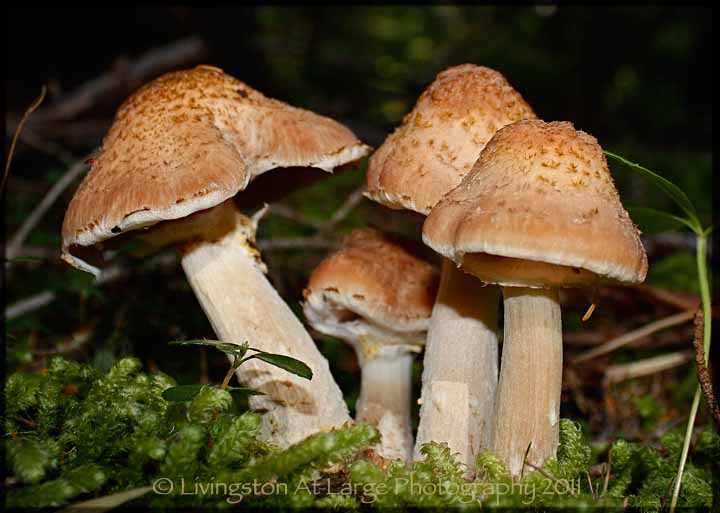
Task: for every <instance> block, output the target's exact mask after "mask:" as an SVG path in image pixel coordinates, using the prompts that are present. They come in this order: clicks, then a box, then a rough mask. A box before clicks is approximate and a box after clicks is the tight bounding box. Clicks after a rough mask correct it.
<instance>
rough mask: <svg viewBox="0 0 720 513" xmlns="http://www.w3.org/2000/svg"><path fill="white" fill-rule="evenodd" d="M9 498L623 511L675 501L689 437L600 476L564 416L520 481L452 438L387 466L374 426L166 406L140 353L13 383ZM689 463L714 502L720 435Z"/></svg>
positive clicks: (635, 455) (214, 401)
mask: <svg viewBox="0 0 720 513" xmlns="http://www.w3.org/2000/svg"><path fill="white" fill-rule="evenodd" d="M5 385H6V386H5V400H6V405H7V410H6V412H7V413H6V417H5V427H6V433H5V448H6V467H7V468H8V469H9V470H10V473H11V475H10V477H9V478H8V480H7V481H6V483H7V487H6V491H7V505H8V506H10V507H16V508H29V507H58V506H62V505H65V504H68V503H70V502H73V501H80V500H85V499H90V498H93V497H99V496H102V495H107V494H111V493H115V492H120V491H124V490H129V489H134V488H138V487H142V486H149V485H155V486H156V490H155V492H154V493H153V492H151V493H147V494H146V495H145V496H143V497H141V498H140V499H136V502H138V503H140V504H143V505H145V506H151V507H162V508H171V507H185V508H189V509H196V508H203V507H210V508H213V509H215V508H229V507H233V506H236V505H237V504H239V503H242V507H243V508H248V507H252V508H254V509H266V510H268V511H277V510H285V509H288V508H296V507H312V508H315V509H318V508H323V509H330V510H335V509H351V510H352V509H367V508H374V509H388V508H392V509H403V508H413V507H417V508H426V507H429V508H436V509H447V508H463V509H465V508H472V509H475V508H478V507H483V508H494V507H501V508H510V509H517V508H528V507H529V508H534V509H545V508H547V507H549V506H552V507H559V506H564V507H572V508H576V509H577V508H585V507H622V506H623V504H627V505H629V506H632V507H636V508H639V509H641V510H646V511H654V510H657V509H659V508H662V507H664V506H666V505H667V503H668V498H669V496H670V493H671V488H672V482H673V478H674V476H675V472H676V468H677V462H678V458H679V453H680V449H681V445H682V435H681V433H680V432H679V431H678V432H671V433H669V434H667V435H665V436H664V437H663V438H662V439H661V440H660V442H659V444H657V445H656V446H650V445H638V444H633V443H629V442H626V441H624V440H618V441H617V442H616V443H615V444H614V445H613V446H612V448H611V449H610V453H611V456H610V457H611V461H612V469H611V474H610V478H609V481H608V488H607V491H606V492H605V493H602V492H603V489H602V484H603V478H604V476H600V477H598V476H597V475H594V476H593V478H592V481H593V483H594V484H593V485H592V489H591V487H590V485H589V484H588V478H589V477H590V468H591V465H592V464H593V463H595V462H594V461H592V453H591V451H590V447H589V446H588V444H587V443H586V442H585V440H584V439H583V436H582V430H581V428H580V425H579V424H577V423H575V422H571V421H569V420H565V419H563V420H562V421H561V424H560V446H559V449H558V453H557V458H554V459H551V460H549V461H547V462H546V463H545V465H544V466H543V468H542V469H541V470H537V471H536V470H534V469H532V468H529V467H528V468H526V469H525V473H524V475H523V476H522V478H521V479H519V480H514V481H513V480H512V479H511V477H510V475H509V473H508V472H507V470H506V469H505V467H504V466H503V465H502V463H501V462H500V461H499V460H498V459H497V458H496V457H495V455H494V454H492V453H490V452H484V453H482V454H480V455H479V457H478V459H477V472H476V478H475V479H474V480H472V481H470V480H467V479H465V478H464V477H463V475H464V469H463V468H462V466H461V465H460V464H459V463H458V461H457V460H456V459H455V457H454V455H453V454H452V453H451V452H450V450H449V449H448V447H447V445H445V444H438V443H430V444H427V445H425V446H424V447H423V448H422V454H423V456H424V460H423V461H419V462H415V463H412V464H409V465H406V464H402V463H399V462H392V463H389V464H388V463H387V462H385V463H384V465H383V466H379V464H378V463H375V460H374V459H372V458H367V459H366V458H363V457H362V456H363V455H364V454H368V453H367V449H368V448H369V447H371V446H372V445H373V444H375V443H377V442H378V441H379V435H378V432H377V431H376V430H375V429H374V428H372V427H370V426H368V425H363V424H359V425H349V426H346V427H344V428H342V429H338V430H335V431H331V432H326V433H317V434H315V435H313V436H310V437H308V438H307V439H305V440H303V441H302V442H300V443H298V444H295V445H293V446H291V447H289V448H287V449H285V450H282V451H281V450H278V449H277V448H275V447H273V446H272V445H270V444H269V443H268V442H265V441H263V440H261V439H260V438H259V434H260V428H261V417H260V416H259V415H258V414H255V413H251V412H241V411H238V408H237V405H236V404H235V403H234V402H233V397H232V395H231V394H229V393H228V392H227V391H225V390H220V389H218V388H214V387H205V388H203V389H202V390H201V391H200V393H198V394H197V395H195V397H194V398H193V399H192V401H187V402H167V401H166V400H165V399H163V397H162V393H163V391H164V390H166V389H167V388H169V387H172V386H173V385H174V383H173V380H172V379H171V378H169V377H168V376H165V375H163V374H146V373H143V372H142V371H141V368H140V363H139V361H138V360H136V359H134V358H126V359H124V360H121V361H119V362H118V363H117V364H116V365H115V366H114V367H113V368H111V369H110V370H109V372H108V373H107V374H105V375H101V374H100V373H99V372H98V371H97V370H95V369H93V368H92V367H89V366H85V365H79V364H77V363H74V362H69V361H66V360H63V359H61V358H57V359H54V360H52V362H51V363H50V366H49V368H48V371H47V373H45V374H43V375H27V374H13V375H11V376H10V377H8V378H7V380H6V384H5ZM692 456H693V463H688V466H687V467H686V472H685V476H684V478H683V486H682V491H681V495H680V505H681V506H686V507H692V506H695V507H708V506H710V505H711V504H712V487H711V478H712V475H713V472H717V471H718V461H719V460H720V437H718V435H717V434H716V433H713V432H712V431H710V430H707V431H704V432H703V433H701V435H700V436H699V438H698V440H697V442H696V444H695V446H694V450H693V454H692Z"/></svg>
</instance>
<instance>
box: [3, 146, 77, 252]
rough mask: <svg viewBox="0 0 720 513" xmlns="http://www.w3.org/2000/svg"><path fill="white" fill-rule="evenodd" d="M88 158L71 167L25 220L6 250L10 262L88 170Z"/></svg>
mask: <svg viewBox="0 0 720 513" xmlns="http://www.w3.org/2000/svg"><path fill="white" fill-rule="evenodd" d="M87 158H89V156H88V157H85V158H83V159H82V160H80V161H78V162H76V163H75V164H74V165H73V166H71V167H70V169H68V170H67V171H66V172H65V174H64V175H63V176H62V177H61V178H60V180H58V181H57V182H56V183H55V185H53V186H52V187H51V188H50V190H49V191H48V192H47V194H45V197H44V198H43V199H42V200H41V201H40V203H38V204H37V206H36V207H35V208H34V209H33V211H32V212H31V213H30V215H29V216H28V217H27V218H26V219H25V222H23V224H22V225H21V226H20V228H19V229H18V231H16V232H15V235H13V237H12V239H10V242H9V243H8V245H7V248H6V249H5V257H6V258H7V259H8V260H11V259H13V258H15V256H16V255H17V252H18V250H19V249H20V246H22V244H23V242H25V239H26V238H27V236H28V235H30V232H31V231H32V230H33V229H34V228H35V227H36V226H37V224H38V223H39V222H40V220H41V219H42V217H43V216H44V215H45V213H46V212H47V211H48V210H49V209H50V207H51V206H52V205H53V203H55V201H56V200H57V199H58V198H59V197H60V195H61V194H62V193H63V192H64V191H65V189H67V188H68V187H69V186H70V184H72V183H73V182H74V181H75V180H77V179H78V178H79V177H80V175H82V174H83V173H84V172H85V170H86V169H87V164H85V160H86V159H87Z"/></svg>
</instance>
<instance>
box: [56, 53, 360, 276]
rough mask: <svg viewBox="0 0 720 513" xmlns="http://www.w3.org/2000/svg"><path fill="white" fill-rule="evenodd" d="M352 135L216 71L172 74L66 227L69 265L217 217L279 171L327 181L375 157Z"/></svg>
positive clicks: (151, 86)
mask: <svg viewBox="0 0 720 513" xmlns="http://www.w3.org/2000/svg"><path fill="white" fill-rule="evenodd" d="M369 150H370V148H369V147H367V146H365V145H364V144H362V143H361V142H360V141H359V140H358V139H357V138H356V137H355V136H354V135H353V133H352V132H351V131H350V130H348V129H347V128H346V127H344V126H343V125H341V124H339V123H337V122H336V121H333V120H332V119H329V118H327V117H323V116H319V115H317V114H314V113H312V112H310V111H307V110H304V109H299V108H296V107H292V106H290V105H287V104H285V103H282V102H280V101H277V100H273V99H271V98H267V97H265V96H264V95H263V94H262V93H260V92H258V91H255V90H254V89H252V88H250V87H249V86H247V85H246V84H244V83H243V82H241V81H239V80H237V79H235V78H233V77H231V76H229V75H226V74H225V73H223V71H222V70H220V69H218V68H215V67H212V66H198V67H196V68H194V69H190V70H184V71H177V72H172V73H167V74H165V75H163V76H161V77H159V78H157V79H155V80H153V81H152V82H150V83H148V84H146V85H145V86H143V87H141V88H140V89H139V90H138V91H137V92H135V93H134V94H133V95H132V96H130V97H129V98H128V99H127V100H125V102H124V103H123V104H122V105H121V106H120V108H119V109H118V112H117V114H116V116H115V120H114V122H113V125H112V127H111V128H110V131H109V132H108V134H107V136H106V137H105V139H104V141H103V144H102V147H101V149H100V150H99V152H98V154H97V156H96V157H95V158H94V159H93V162H92V167H91V170H90V172H89V173H88V175H87V176H86V177H85V179H84V180H83V182H82V183H81V184H80V187H79V188H78V190H77V191H76V193H75V196H74V197H73V199H72V201H71V202H70V206H69V207H68V210H67V212H66V214H65V220H64V222H63V227H62V236H63V244H62V249H63V259H64V260H65V261H67V262H68V263H70V264H71V265H73V266H75V267H78V268H80V269H83V270H86V271H89V272H97V269H96V268H94V267H92V266H90V265H89V264H87V263H86V262H84V261H82V260H81V259H80V258H78V257H76V256H75V255H72V254H71V253H70V250H71V246H92V245H93V244H96V243H98V242H100V241H103V240H106V239H109V238H111V237H114V236H115V235H117V234H119V233H123V232H127V231H130V230H137V229H140V228H144V227H148V226H151V225H154V224H155V223H158V222H161V221H167V220H172V219H179V218H182V217H185V216H188V215H190V214H192V213H194V212H197V211H200V210H205V209H208V208H211V207H213V206H215V205H218V204H220V203H222V202H223V201H224V200H226V199H228V198H230V197H232V196H234V195H235V194H236V193H237V192H239V191H241V190H243V189H245V187H247V185H248V183H249V182H250V181H251V180H252V179H253V178H255V177H257V176H258V175H260V174H262V173H264V172H265V171H268V170H270V169H274V168H277V167H315V168H320V169H323V170H325V171H332V170H333V168H335V167H337V166H340V165H342V164H345V163H348V162H352V161H354V160H357V159H359V158H361V157H363V156H364V155H367V154H368V153H369Z"/></svg>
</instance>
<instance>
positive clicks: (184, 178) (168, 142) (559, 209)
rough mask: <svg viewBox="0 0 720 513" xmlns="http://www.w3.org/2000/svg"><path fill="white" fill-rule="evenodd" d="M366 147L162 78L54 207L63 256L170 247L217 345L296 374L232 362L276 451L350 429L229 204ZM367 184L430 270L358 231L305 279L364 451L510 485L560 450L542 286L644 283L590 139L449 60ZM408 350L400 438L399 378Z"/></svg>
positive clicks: (292, 182)
mask: <svg viewBox="0 0 720 513" xmlns="http://www.w3.org/2000/svg"><path fill="white" fill-rule="evenodd" d="M369 153H370V148H369V147H368V146H367V145H365V144H363V143H362V142H360V141H359V140H358V139H357V138H356V137H355V136H354V135H353V133H352V132H351V131H350V130H348V129H347V128H346V127H344V126H343V125H341V124H340V123H338V122H336V121H334V120H331V119H329V118H327V117H323V116H320V115H318V114H315V113H312V112H309V111H307V110H303V109H300V108H296V107H292V106H290V105H287V104H285V103H282V102H280V101H277V100H273V99H270V98H267V97H266V96H264V95H263V94H262V93H260V92H258V91H255V90H253V89H252V88H250V87H249V86H248V85H246V84H244V83H243V82H240V81H239V80H237V79H235V78H233V77H230V76H229V75H227V74H225V73H224V72H223V71H222V70H220V69H218V68H215V67H212V66H198V67H196V68H194V69H190V70H185V71H178V72H173V73H168V74H166V75H163V76H161V77H159V78H157V79H156V80H154V81H152V82H150V83H149V84H147V85H145V86H143V87H142V88H140V89H139V90H138V91H137V92H136V93H134V94H133V95H132V96H131V97H130V98H128V99H127V100H126V101H125V102H124V103H123V105H122V106H121V107H120V108H119V110H118V112H117V115H116V117H115V120H114V123H113V125H112V127H111V129H110V131H109V133H108V134H107V136H106V137H105V139H104V141H103V144H102V147H101V148H100V150H99V152H98V154H97V155H96V156H95V158H94V159H93V160H92V165H91V170H90V172H89V173H88V175H87V176H86V177H85V178H84V180H83V182H82V183H81V185H80V187H79V188H78V190H77V191H76V193H75V196H74V197H73V199H72V201H71V203H70V205H69V207H68V209H67V212H66V215H65V219H64V222H63V226H62V258H63V259H64V260H65V261H67V262H68V263H70V264H71V265H73V266H75V267H77V268H79V269H82V270H84V271H87V272H91V273H93V274H96V275H97V274H99V272H100V268H99V267H98V263H99V262H100V261H101V258H100V256H101V255H102V254H103V250H104V249H107V248H113V247H114V248H122V247H124V244H125V243H126V242H127V241H129V240H130V239H132V240H133V242H134V243H135V246H136V247H135V250H134V251H135V253H136V254H144V253H148V252H151V251H156V250H158V249H160V248H163V247H166V246H173V247H175V248H176V249H177V250H178V251H179V253H180V255H181V265H182V268H183V270H184V272H185V275H186V277H187V280H188V282H189V283H190V285H191V287H192V290H193V291H194V293H195V295H196V297H197V299H198V301H199V303H200V306H201V307H202V309H203V310H204V312H205V314H206V315H207V317H208V319H209V320H210V323H211V325H212V328H213V330H214V331H215V333H216V334H217V336H218V338H220V339H221V340H222V341H224V342H229V343H237V344H242V343H244V342H245V341H249V342H250V343H251V344H252V345H253V346H255V347H259V348H261V349H262V350H263V351H269V352H273V353H280V354H284V355H287V356H290V357H293V358H296V359H299V360H301V361H303V362H305V363H306V364H307V365H308V366H309V367H310V369H311V370H312V373H313V378H312V380H311V381H310V382H308V381H306V380H303V379H301V378H299V377H298V376H295V375H293V374H291V373H289V372H287V371H285V370H283V369H280V368H277V367H274V366H272V365H269V364H267V363H265V362H263V361H261V360H257V359H253V360H250V361H248V362H247V363H246V364H244V365H242V366H241V367H240V368H239V369H238V370H237V377H238V380H239V381H240V382H241V383H242V384H243V385H244V386H247V387H250V388H253V389H255V390H258V391H261V392H263V395H256V396H253V397H252V398H251V399H250V405H251V407H252V408H253V409H255V410H258V411H262V412H264V415H263V435H264V437H265V438H267V439H269V440H272V441H273V442H275V443H276V444H278V445H279V446H281V447H286V446H288V445H290V444H293V443H295V442H298V441H300V440H302V439H304V438H306V437H307V436H309V435H311V434H313V433H316V432H318V431H323V430H329V429H333V428H337V427H339V426H341V425H343V424H345V423H346V422H348V421H351V418H350V415H349V413H348V408H347V406H346V404H345V401H344V399H343V395H342V393H341V391H340V388H339V387H338V385H337V384H336V382H335V380H334V379H333V376H332V373H331V371H330V368H329V365H328V362H327V360H326V359H325V358H324V356H323V355H322V354H321V353H320V351H319V350H318V348H317V346H316V345H315V343H314V341H313V339H312V338H311V336H310V335H309V333H308V331H307V330H306V328H305V327H304V326H303V324H302V323H301V322H300V320H299V319H298V318H297V317H296V316H295V314H294V313H293V311H292V310H291V309H290V307H289V306H288V305H287V304H286V303H285V301H284V300H283V299H282V298H281V297H280V295H279V294H278V293H277V291H275V289H274V288H273V286H272V285H271V284H270V282H269V281H268V280H267V278H266V277H265V272H266V267H265V264H264V263H263V261H262V259H261V255H260V252H259V250H258V248H257V246H256V245H255V232H256V230H257V227H258V223H259V221H260V219H261V217H262V214H263V213H264V211H265V208H263V209H260V210H259V211H258V212H256V213H255V214H253V215H252V216H250V217H248V216H246V215H244V214H243V213H241V208H240V207H243V208H245V209H247V208H249V207H250V206H256V205H260V204H262V202H263V201H268V200H269V199H271V198H272V199H275V198H276V197H277V195H279V194H283V193H285V192H287V191H288V190H289V189H292V188H293V187H298V186H301V185H302V184H303V183H304V182H305V181H306V178H307V175H306V172H307V170H308V169H319V170H322V171H327V172H332V171H333V169H335V168H338V167H343V166H346V165H352V164H353V163H356V162H357V161H359V160H360V159H362V158H363V157H365V156H366V155H368V154H369ZM273 169H283V170H284V172H283V173H282V175H280V174H279V173H277V174H276V173H273V174H271V176H275V175H277V176H282V177H283V181H282V182H283V185H281V186H279V185H278V182H269V181H268V182H266V183H265V184H264V186H259V187H255V188H254V189H253V187H251V183H255V185H257V184H258V183H262V181H263V179H265V176H268V175H265V173H266V172H268V171H270V170H273ZM261 175H263V177H262V178H259V177H261ZM256 179H257V182H255V180H256ZM366 179H367V182H366V183H367V189H366V193H365V195H366V196H367V197H368V198H369V199H371V200H373V201H375V202H378V203H380V204H382V205H385V206H387V207H390V208H392V209H407V210H411V211H413V212H416V213H418V214H420V215H424V216H427V217H426V219H425V220H424V225H423V229H422V239H423V242H424V243H425V244H426V245H427V246H429V247H430V248H432V250H434V251H435V252H436V253H439V254H440V255H442V257H443V260H442V271H441V273H440V278H439V280H438V276H437V274H438V273H437V272H436V271H435V270H434V268H433V266H432V265H431V264H430V263H428V262H427V261H425V260H424V259H423V258H421V257H419V256H418V252H417V251H416V249H417V248H415V249H413V248H412V247H411V246H410V245H408V243H401V242H400V241H399V240H398V239H397V238H396V237H391V236H389V235H387V234H383V233H381V232H379V231H377V230H374V229H369V228H361V229H356V230H355V231H353V232H352V233H350V234H349V235H348V236H347V237H346V238H345V239H344V240H343V242H342V245H341V247H340V248H339V249H338V250H336V251H335V252H333V253H332V254H330V255H328V256H327V257H326V258H325V260H323V261H322V263H320V265H319V266H318V267H317V268H316V269H315V270H314V272H313V273H312V275H311V276H310V279H309V282H308V284H307V287H306V289H305V291H304V303H303V309H304V314H305V317H306V320H307V321H308V323H309V324H310V325H311V326H312V327H313V328H314V329H315V330H316V331H318V332H320V333H323V334H325V335H329V336H332V337H335V338H338V339H342V340H344V341H346V342H348V343H349V344H350V345H351V346H352V347H353V349H354V350H355V352H356V355H357V360H358V363H359V366H360V369H361V387H360V397H359V398H358V401H357V405H356V406H357V407H356V418H355V420H356V421H358V422H368V423H371V424H373V425H375V426H376V427H377V428H378V430H379V431H380V433H381V435H382V439H381V441H380V442H379V444H378V445H377V446H376V450H377V452H378V453H379V454H380V455H381V456H383V457H384V458H387V459H389V460H393V459H399V460H403V461H410V460H411V459H412V458H413V457H414V458H415V459H418V458H420V456H421V452H420V448H421V447H422V445H423V444H425V443H427V442H430V441H435V442H441V443H445V444H447V445H448V446H449V448H450V450H451V451H452V452H453V453H455V454H457V456H458V461H459V462H460V463H461V464H463V465H464V466H465V469H466V475H467V476H472V475H473V473H474V462H475V459H476V456H477V455H478V453H479V452H480V451H482V450H485V449H490V450H493V451H494V452H495V453H496V454H497V455H498V456H499V457H500V458H501V460H502V461H503V462H504V463H505V464H506V466H507V468H508V469H509V471H510V472H511V474H512V475H513V476H519V475H521V474H522V472H523V469H524V466H525V464H526V463H531V464H532V465H534V466H539V465H542V464H543V462H545V461H546V460H547V459H548V458H551V457H553V456H554V455H555V452H556V450H557V446H558V435H559V420H560V389H561V384H562V321H561V311H560V303H559V296H558V289H560V288H563V287H585V286H596V285H597V284H599V283H604V282H612V283H622V282H640V281H642V280H644V278H645V275H646V273H647V258H646V256H645V251H644V249H643V247H642V244H641V242H640V237H639V232H638V230H637V228H636V227H635V225H634V224H633V223H632V221H631V219H630V217H629V215H628V213H627V212H626V211H625V209H624V208H623V206H622V204H621V202H620V198H619V196H618V193H617V190H616V189H615V186H614V183H613V179H612V176H611V175H610V171H609V169H608V166H607V162H606V160H605V156H604V154H603V151H602V149H601V147H600V145H599V144H598V142H597V140H596V139H595V138H594V137H592V136H591V135H589V134H587V133H585V132H582V131H579V130H576V129H575V127H574V126H573V125H572V124H571V123H568V122H544V121H541V120H539V119H537V116H536V115H535V114H534V112H533V110H532V109H531V108H530V106H529V105H528V104H527V103H526V102H525V101H524V100H523V98H522V97H521V95H520V94H519V93H518V92H517V91H516V90H515V89H513V87H512V86H511V85H510V84H509V83H508V81H507V80H506V79H505V78H504V77H503V76H502V75H501V74H500V73H498V72H497V71H495V70H492V69H489V68H486V67H482V66H475V65H471V64H464V65H460V66H455V67H452V68H449V69H447V70H445V71H443V72H442V73H440V74H439V75H438V76H437V77H436V79H435V81H434V82H433V83H432V84H430V86H429V87H428V88H427V89H426V90H425V91H424V92H423V93H422V95H421V96H420V98H419V99H418V101H417V103H416V105H415V107H414V108H413V110H412V111H411V112H410V113H409V114H408V115H407V116H406V117H405V118H404V120H403V123H402V125H401V126H400V127H398V128H397V129H396V130H395V131H394V132H393V133H392V134H390V135H389V136H388V137H387V139H386V140H385V142H384V143H383V144H382V146H380V148H379V149H378V150H377V151H376V152H375V154H374V155H373V156H372V158H371V159H370V162H369V167H368V171H367V177H366ZM138 244H139V245H140V247H139V249H138V246H137V245H138ZM438 282H439V283H438ZM501 293H502V294H501ZM501 307H502V312H503V326H502V328H503V332H504V335H503V337H502V355H501V356H502V357H501V358H500V354H499V353H500V351H499V349H498V348H499V344H498V333H497V332H498V319H499V313H500V311H501ZM424 346H425V356H424V362H423V374H422V390H421V393H420V398H419V399H418V402H419V403H420V404H421V409H420V419H419V425H418V430H417V435H416V439H415V443H414V445H413V433H412V419H411V404H412V403H411V401H412V398H413V394H412V366H413V361H414V356H415V354H417V353H419V352H420V351H421V350H422V348H423V347H424Z"/></svg>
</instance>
